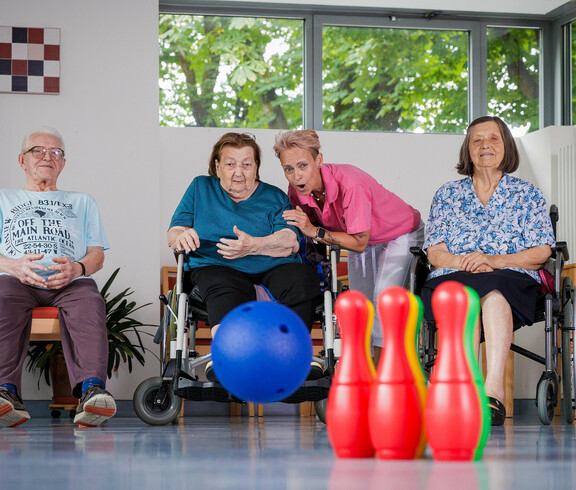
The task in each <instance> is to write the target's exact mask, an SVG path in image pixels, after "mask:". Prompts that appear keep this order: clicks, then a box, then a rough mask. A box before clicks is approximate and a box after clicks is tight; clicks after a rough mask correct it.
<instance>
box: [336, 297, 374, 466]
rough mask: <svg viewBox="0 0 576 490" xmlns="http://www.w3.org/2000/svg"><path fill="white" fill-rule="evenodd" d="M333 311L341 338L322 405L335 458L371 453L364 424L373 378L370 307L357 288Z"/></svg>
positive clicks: (370, 445) (372, 316)
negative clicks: (338, 355)
mask: <svg viewBox="0 0 576 490" xmlns="http://www.w3.org/2000/svg"><path fill="white" fill-rule="evenodd" d="M334 311H335V313H336V317H337V318H338V327H339V329H340V334H341V337H342V352H341V356H340V360H339V362H338V365H337V367H336V372H335V374H334V380H333V381H332V386H331V387H330V392H329V394H328V404H327V406H326V430H327V432H328V438H329V440H330V444H331V445H332V447H333V448H334V451H335V452H336V456H338V457H339V458H369V457H372V456H373V455H374V448H373V447H372V442H371V440H370V431H369V427H368V403H369V398H370V388H371V385H372V381H373V379H374V365H373V363H372V358H371V357H370V351H369V345H370V334H371V330H372V321H373V319H374V307H373V306H372V303H370V301H368V300H367V299H366V297H365V296H364V295H363V294H362V293H360V292H358V291H346V292H345V293H342V294H341V295H340V296H339V297H338V299H337V300H336V304H335V305H334Z"/></svg>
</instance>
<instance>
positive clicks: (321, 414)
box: [314, 398, 328, 424]
mask: <svg viewBox="0 0 576 490" xmlns="http://www.w3.org/2000/svg"><path fill="white" fill-rule="evenodd" d="M327 404H328V398H324V399H322V400H316V401H315V402H314V409H315V410H316V415H318V418H319V419H320V422H322V423H324V424H325V423H326V405H327Z"/></svg>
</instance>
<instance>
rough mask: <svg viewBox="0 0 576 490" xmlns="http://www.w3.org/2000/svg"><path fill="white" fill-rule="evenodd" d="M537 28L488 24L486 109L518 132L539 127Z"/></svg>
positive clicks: (538, 48) (538, 51)
mask: <svg viewBox="0 0 576 490" xmlns="http://www.w3.org/2000/svg"><path fill="white" fill-rule="evenodd" d="M539 37H540V31H539V30H536V29H512V28H501V27H489V28H488V30H487V39H488V112H489V113H490V114H493V115H495V116H499V117H501V118H502V119H503V120H504V121H506V123H507V124H508V125H510V126H511V127H512V128H518V129H519V131H517V132H516V133H517V134H521V133H523V132H530V131H535V130H537V129H538V128H539V127H540V96H539V93H540V41H539Z"/></svg>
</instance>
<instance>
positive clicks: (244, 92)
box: [160, 15, 304, 128]
mask: <svg viewBox="0 0 576 490" xmlns="http://www.w3.org/2000/svg"><path fill="white" fill-rule="evenodd" d="M302 52H303V21H302V20H286V19H267V18H250V17H225V16H196V15H161V16H160V125H161V126H203V127H224V128H288V127H289V128H298V127H302V124H303V116H302V115H303V100H302V95H303V84H304V82H303V80H304V74H303V67H302V66H303V65H302V63H303V62H302V60H303V54H302Z"/></svg>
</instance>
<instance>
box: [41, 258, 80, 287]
mask: <svg viewBox="0 0 576 490" xmlns="http://www.w3.org/2000/svg"><path fill="white" fill-rule="evenodd" d="M52 261H53V262H56V265H51V266H49V267H48V270H51V271H58V272H57V273H56V274H52V275H51V276H50V277H49V278H48V279H47V280H46V286H45V287H47V288H49V289H62V288H63V287H66V286H68V284H70V281H72V279H74V278H76V277H79V276H80V274H81V272H80V273H78V270H77V268H80V266H79V265H76V264H75V263H74V262H72V261H71V260H70V259H69V258H68V257H66V256H63V257H54V258H53V259H52Z"/></svg>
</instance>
